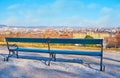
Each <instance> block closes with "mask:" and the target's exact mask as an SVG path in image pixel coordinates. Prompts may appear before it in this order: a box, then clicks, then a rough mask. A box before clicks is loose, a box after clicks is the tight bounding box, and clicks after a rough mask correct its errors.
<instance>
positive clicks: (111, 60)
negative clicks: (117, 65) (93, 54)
mask: <svg viewBox="0 0 120 78" xmlns="http://www.w3.org/2000/svg"><path fill="white" fill-rule="evenodd" d="M104 59H106V60H110V61H116V62H120V60H116V59H112V58H108V57H104Z"/></svg>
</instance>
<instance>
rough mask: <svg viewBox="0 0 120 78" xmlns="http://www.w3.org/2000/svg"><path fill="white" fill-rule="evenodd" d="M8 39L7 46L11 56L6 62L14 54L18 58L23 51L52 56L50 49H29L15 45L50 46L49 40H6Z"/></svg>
mask: <svg viewBox="0 0 120 78" xmlns="http://www.w3.org/2000/svg"><path fill="white" fill-rule="evenodd" d="M5 39H6V44H7V48H8V51H9V54H8V56H7V58H6V60H7V61H8V60H9V57H10V56H12V55H13V54H15V55H16V56H17V58H18V57H19V56H18V52H20V51H22V52H36V53H48V54H50V52H49V50H48V48H27V47H19V46H18V45H16V44H13V43H17V42H19V43H36V44H37V43H45V44H48V42H47V39H46V38H9V37H7V38H5Z"/></svg>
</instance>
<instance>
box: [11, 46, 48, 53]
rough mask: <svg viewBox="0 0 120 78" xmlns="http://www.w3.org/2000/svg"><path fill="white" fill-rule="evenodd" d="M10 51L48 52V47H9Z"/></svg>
mask: <svg viewBox="0 0 120 78" xmlns="http://www.w3.org/2000/svg"><path fill="white" fill-rule="evenodd" d="M9 50H10V51H23V52H38V53H50V52H49V51H48V49H42V48H23V47H19V48H14V49H9Z"/></svg>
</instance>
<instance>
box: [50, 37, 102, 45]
mask: <svg viewBox="0 0 120 78" xmlns="http://www.w3.org/2000/svg"><path fill="white" fill-rule="evenodd" d="M48 41H49V42H50V43H62V44H64V43H65V44H102V43H103V39H69V38H67V39H63V38H49V39H48Z"/></svg>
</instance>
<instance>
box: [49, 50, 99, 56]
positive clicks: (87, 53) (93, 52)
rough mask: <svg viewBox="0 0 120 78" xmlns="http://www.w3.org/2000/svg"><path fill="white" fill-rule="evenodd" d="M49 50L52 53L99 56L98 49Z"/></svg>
mask: <svg viewBox="0 0 120 78" xmlns="http://www.w3.org/2000/svg"><path fill="white" fill-rule="evenodd" d="M50 52H51V53H52V54H71V55H88V56H101V52H99V51H80V50H53V49H51V50H50Z"/></svg>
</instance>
